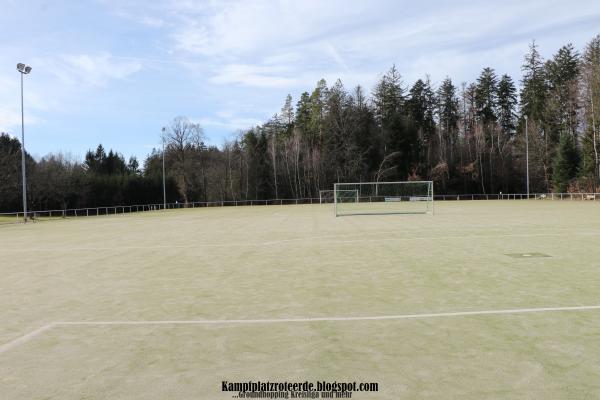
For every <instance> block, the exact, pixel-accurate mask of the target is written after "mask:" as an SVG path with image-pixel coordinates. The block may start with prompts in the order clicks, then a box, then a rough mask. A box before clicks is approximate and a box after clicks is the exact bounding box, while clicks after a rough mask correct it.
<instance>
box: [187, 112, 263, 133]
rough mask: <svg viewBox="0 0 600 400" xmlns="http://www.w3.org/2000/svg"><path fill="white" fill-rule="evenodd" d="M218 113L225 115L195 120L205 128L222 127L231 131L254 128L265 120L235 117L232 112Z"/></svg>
mask: <svg viewBox="0 0 600 400" xmlns="http://www.w3.org/2000/svg"><path fill="white" fill-rule="evenodd" d="M218 114H221V115H224V116H217V117H202V118H199V119H197V120H195V122H198V123H200V125H202V126H203V127H205V128H220V129H225V130H228V131H231V132H235V131H239V130H242V129H247V128H252V127H254V126H257V125H260V124H261V123H263V122H264V121H261V120H259V119H256V118H243V117H241V118H240V117H234V116H233V113H232V112H219V113H218Z"/></svg>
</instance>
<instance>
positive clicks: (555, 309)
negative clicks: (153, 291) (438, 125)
mask: <svg viewBox="0 0 600 400" xmlns="http://www.w3.org/2000/svg"><path fill="white" fill-rule="evenodd" d="M586 310H600V305H593V306H573V307H541V308H515V309H506V310H478V311H457V312H440V313H425V314H400V315H376V316H356V317H304V318H303V317H298V318H273V319H199V320H154V321H62V322H55V325H57V326H58V325H64V326H103V325H104V326H110V325H218V324H222V325H226V324H276V323H292V322H338V321H385V320H403V319H426V318H443V317H465V316H478V315H502V314H526V313H542V312H560V311H586Z"/></svg>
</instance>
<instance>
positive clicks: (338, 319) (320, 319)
mask: <svg viewBox="0 0 600 400" xmlns="http://www.w3.org/2000/svg"><path fill="white" fill-rule="evenodd" d="M589 310H600V305H593V306H574V307H543V308H515V309H506V310H479V311H458V312H443V313H426V314H400V315H378V316H363V317H314V318H310V317H309V318H274V319H199V320H156V321H61V322H53V323H50V324H48V325H44V326H42V327H41V328H38V329H36V330H34V331H31V332H29V333H27V334H25V335H23V336H20V337H18V338H16V339H14V340H12V341H10V342H8V343H5V344H3V345H0V354H2V353H5V352H6V351H8V350H10V349H12V348H14V347H16V346H19V345H21V344H23V343H25V342H28V341H29V340H31V339H33V338H35V337H36V336H38V335H40V334H41V333H43V332H46V331H48V330H49V329H52V328H54V327H57V326H149V325H228V324H278V323H300V322H344V321H389V320H405V319H426V318H444V317H465V316H479V315H503V314H526V313H541V312H561V311H589Z"/></svg>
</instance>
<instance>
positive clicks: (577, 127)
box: [0, 35, 600, 211]
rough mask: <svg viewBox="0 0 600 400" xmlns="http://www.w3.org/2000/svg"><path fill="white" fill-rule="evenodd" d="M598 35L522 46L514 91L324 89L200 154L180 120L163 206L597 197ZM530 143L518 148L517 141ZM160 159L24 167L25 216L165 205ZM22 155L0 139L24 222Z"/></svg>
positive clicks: (170, 145)
mask: <svg viewBox="0 0 600 400" xmlns="http://www.w3.org/2000/svg"><path fill="white" fill-rule="evenodd" d="M599 123H600V35H598V36H596V37H594V38H593V39H592V40H591V41H590V42H589V43H587V45H586V46H585V48H584V49H583V50H582V52H581V53H580V52H579V51H578V50H576V49H575V48H574V46H573V45H571V44H567V45H565V46H563V47H561V48H560V49H558V51H557V52H556V53H555V54H554V55H553V56H552V57H551V58H550V59H548V60H544V59H543V58H542V56H541V55H540V53H539V50H538V46H537V44H536V43H535V42H532V43H531V44H530V46H529V50H528V52H527V54H525V56H524V58H523V62H522V76H521V78H520V80H519V82H515V81H514V80H513V78H512V77H510V76H509V75H506V74H499V73H497V72H496V71H495V70H494V69H492V68H489V67H488V68H484V69H483V70H482V71H481V73H480V74H479V76H478V77H477V78H476V79H475V80H474V81H473V82H470V83H467V82H462V83H460V84H456V83H455V82H453V81H452V79H451V78H450V77H447V78H446V79H444V80H443V81H442V82H441V83H440V84H439V85H437V87H436V86H435V85H434V84H433V83H432V82H431V80H430V79H429V78H428V77H424V78H423V79H418V80H417V81H416V82H414V83H413V84H412V85H410V86H406V85H405V83H404V82H403V80H402V77H401V74H400V72H399V71H398V70H397V69H396V67H394V66H393V67H392V68H391V69H390V70H389V71H387V73H385V74H383V76H382V77H381V78H380V79H379V80H378V82H377V83H376V85H375V87H374V88H373V90H372V92H371V93H370V94H368V93H365V91H364V89H363V88H362V87H361V86H357V87H355V88H352V89H350V90H349V89H347V88H345V87H344V85H343V83H342V82H341V80H338V81H336V82H335V83H334V84H333V85H328V84H327V82H326V81H325V80H320V81H319V82H318V83H317V85H316V87H315V88H314V89H313V90H312V91H310V92H304V93H302V94H301V95H300V98H299V99H298V100H297V101H296V102H295V104H294V101H293V99H292V97H291V95H288V96H287V97H286V99H285V102H284V104H283V107H282V108H281V111H280V112H279V113H277V114H275V115H274V116H273V117H272V118H270V119H269V120H268V121H266V122H265V123H264V124H262V125H259V126H255V127H252V128H249V129H247V130H245V131H242V132H240V133H239V134H238V135H237V137H236V138H235V139H233V140H230V141H227V142H225V143H224V144H223V145H222V146H220V147H217V146H207V145H206V144H205V135H204V131H203V129H202V127H201V126H200V125H199V124H196V123H194V122H193V121H191V120H189V119H188V118H185V117H177V118H175V119H174V120H173V121H172V122H171V123H170V124H169V126H167V127H166V128H164V129H163V139H164V143H165V151H164V156H165V164H166V171H167V192H168V201H170V202H174V201H180V202H187V201H218V200H246V199H275V198H302V197H318V191H319V190H323V189H330V188H332V186H333V183H334V182H361V181H362V182H365V181H396V180H398V181H404V180H433V181H434V182H435V191H436V193H448V194H459V193H498V192H504V193H508V192H511V193H514V192H517V193H523V192H525V190H526V183H525V179H526V178H525V171H526V148H527V145H528V148H529V172H530V190H531V191H532V192H550V191H555V192H565V191H587V192H594V191H598V190H599V189H600V188H599V165H600V158H599V149H598V147H599V146H600V137H599V136H600V132H598V128H599V127H598V124H599ZM526 136H527V137H528V142H526V140H525V138H526ZM162 158H163V151H162V149H154V150H153V151H152V152H151V153H150V154H149V155H148V156H147V157H146V159H145V160H144V162H143V165H139V163H138V161H137V160H136V159H135V158H133V157H132V158H130V159H129V160H127V161H126V160H125V158H124V157H123V156H122V155H121V154H120V153H118V152H115V151H113V150H109V151H108V153H107V152H106V150H105V149H104V148H103V147H102V145H99V146H98V147H97V148H96V149H95V150H93V151H92V150H90V151H88V152H87V154H86V156H85V160H84V161H83V162H79V161H77V160H72V159H70V158H69V157H66V156H64V155H61V154H50V155H48V156H46V157H43V158H42V159H41V160H39V161H36V160H34V159H32V158H31V157H29V156H28V157H27V171H28V176H29V177H30V178H29V180H28V185H29V188H28V195H29V200H28V201H29V202H30V203H31V206H32V207H33V208H34V209H49V208H75V207H94V206H107V205H116V204H122V205H127V204H145V203H160V202H162ZM20 165H21V164H20V143H19V141H18V140H17V139H15V138H12V137H10V136H9V135H7V134H2V135H0V167H1V169H0V210H3V211H14V210H18V209H20V196H21V191H20V168H21V167H20Z"/></svg>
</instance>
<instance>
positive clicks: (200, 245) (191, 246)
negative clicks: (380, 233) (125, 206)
mask: <svg viewBox="0 0 600 400" xmlns="http://www.w3.org/2000/svg"><path fill="white" fill-rule="evenodd" d="M565 234H566V233H523V234H519V233H513V234H500V235H447V236H417V237H404V238H390V237H383V238H375V239H365V238H361V239H346V240H321V239H326V238H327V237H328V236H310V237H305V238H293V239H282V240H273V241H266V242H255V243H195V244H189V245H177V244H173V245H154V246H110V247H108V246H106V247H104V246H83V247H28V248H21V249H20V248H4V249H0V252H6V253H14V252H16V253H22V252H28V253H29V252H33V251H41V252H48V251H55V252H64V251H106V250H149V249H194V248H206V247H209V248H210V247H213V248H215V247H216V248H221V247H225V248H231V247H260V246H275V245H279V244H286V243H296V242H305V241H306V242H308V241H313V240H319V243H329V244H336V243H339V244H346V243H365V242H404V241H419V240H453V239H495V238H503V237H522V238H528V237H564V236H565ZM568 235H569V236H600V232H569V233H568Z"/></svg>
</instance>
